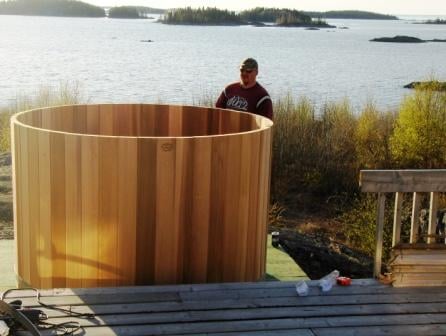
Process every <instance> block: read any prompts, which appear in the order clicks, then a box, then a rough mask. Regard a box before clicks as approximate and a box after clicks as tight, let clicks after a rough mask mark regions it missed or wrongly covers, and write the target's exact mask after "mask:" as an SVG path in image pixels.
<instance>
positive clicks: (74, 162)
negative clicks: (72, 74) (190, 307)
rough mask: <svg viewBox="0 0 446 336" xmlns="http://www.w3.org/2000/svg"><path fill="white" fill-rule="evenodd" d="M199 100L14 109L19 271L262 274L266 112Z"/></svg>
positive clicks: (45, 283) (107, 282) (101, 275)
mask: <svg viewBox="0 0 446 336" xmlns="http://www.w3.org/2000/svg"><path fill="white" fill-rule="evenodd" d="M169 108H171V109H172V111H173V112H172V114H170V112H169V111H170V110H169ZM145 109H146V110H147V111H154V112H150V113H149V112H147V114H146V115H143V113H142V112H141V111H144V110H145ZM197 110H198V111H200V109H198V108H184V107H169V106H168V107H166V106H161V108H160V107H159V106H156V105H149V106H147V105H137V106H129V105H118V106H113V105H106V106H72V107H62V108H59V109H57V110H55V109H54V108H53V109H42V110H39V112H38V113H34V112H36V111H31V112H27V113H24V114H21V115H18V116H17V117H16V118H15V119H13V121H12V129H13V142H14V153H13V161H14V162H13V165H14V204H15V229H16V238H17V273H18V275H19V277H21V278H22V279H23V281H24V282H26V283H28V284H31V285H32V286H35V287H39V288H52V287H97V286H121V285H135V284H136V285H147V284H170V283H203V282H226V281H255V280H259V279H260V278H262V277H263V276H264V273H265V251H266V241H265V239H266V229H267V209H268V201H269V200H268V194H269V175H270V155H271V127H270V126H271V123H270V122H268V121H267V120H266V121H265V120H263V118H262V119H259V118H257V117H255V118H253V117H252V116H250V115H246V114H242V113H236V112H229V111H219V110H215V109H203V110H201V112H202V113H201V117H197V116H198V115H199V113H198V112H196V111H197ZM54 111H57V112H54ZM79 111H81V112H79ZM123 111H124V112H123ZM129 111H133V112H129ZM159 111H162V112H159ZM184 111H186V112H184ZM190 111H192V112H190ZM203 111H204V112H203ZM129 113H130V114H131V116H132V118H130V119H131V120H132V121H131V122H129V121H128V114H129ZM157 114H158V117H156V115H157ZM166 114H168V117H166ZM185 114H187V115H188V117H187V118H186V117H185V116H184V115H185ZM205 114H206V115H205ZM142 115H143V117H141V116H142ZM192 115H194V117H197V119H198V120H205V121H202V122H201V121H198V122H197V124H194V123H189V122H185V121H184V120H188V118H191V116H192ZM154 116H155V117H154ZM138 118H139V119H138ZM144 118H146V119H144ZM150 118H153V119H152V120H153V123H154V125H149V122H147V120H149V119H150ZM157 118H160V121H159V123H157V122H155V120H157ZM200 118H201V119H200ZM237 118H238V119H237ZM109 119H111V120H112V121H110V120H109ZM177 119H180V120H182V121H181V122H178V121H177ZM123 120H124V121H123ZM215 120H218V122H217V121H215ZM144 121H145V122H147V125H144V126H141V125H138V122H139V123H143V122H144ZM259 124H260V126H259ZM197 125H199V126H197ZM56 126H57V127H56ZM248 126H249V127H248ZM144 127H145V128H144ZM254 127H257V129H254V130H252V128H254ZM150 128H151V129H150ZM240 129H242V130H244V131H242V132H233V131H234V130H240ZM247 129H251V130H248V131H246V130H247ZM192 130H193V132H192ZM225 132H230V133H229V134H225ZM191 133H194V134H199V135H200V136H190V134H191ZM209 133H210V135H209ZM183 134H188V136H181V135H183Z"/></svg>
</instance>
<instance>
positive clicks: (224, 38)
mask: <svg viewBox="0 0 446 336" xmlns="http://www.w3.org/2000/svg"><path fill="white" fill-rule="evenodd" d="M409 19H410V18H409ZM328 23H331V24H334V25H336V26H338V27H339V26H343V27H348V28H349V29H321V30H318V31H311V30H305V29H302V28H277V27H263V28H259V27H251V26H241V27H199V26H172V25H164V24H160V23H156V22H155V20H118V19H106V18H100V19H85V18H53V17H25V16H0V106H3V105H6V104H10V103H11V102H14V100H15V99H16V97H17V96H18V95H33V94H35V92H37V89H38V88H39V87H41V86H54V87H57V86H58V85H59V83H60V82H67V81H75V82H78V83H80V85H81V88H82V92H83V93H84V96H85V97H86V98H87V99H88V101H89V102H92V103H96V102H97V103H99V102H132V103H136V102H148V103H156V102H163V103H173V104H198V103H199V102H200V101H202V100H203V98H211V99H214V98H215V97H216V96H217V95H218V94H219V93H220V91H221V90H222V88H223V87H224V86H225V85H226V84H227V83H229V82H232V81H235V80H237V79H238V64H239V63H240V61H241V60H242V59H243V58H245V57H248V56H252V57H255V58H256V59H257V60H258V61H259V65H260V74H259V77H258V80H259V82H260V83H262V84H263V85H264V86H265V87H266V88H267V89H268V90H269V92H270V94H271V95H272V97H273V99H277V98H279V97H283V96H285V95H287V94H291V95H292V96H294V97H299V96H302V95H303V96H307V97H308V98H310V99H311V100H312V101H313V102H314V103H315V104H316V105H317V106H321V105H322V104H324V103H325V102H327V101H339V100H341V99H343V98H345V97H348V98H349V100H350V101H351V103H352V104H353V106H354V107H355V108H357V109H358V108H360V107H361V106H363V105H364V104H365V103H366V102H367V101H370V100H372V101H374V102H375V103H376V104H377V105H378V106H379V107H380V108H382V109H388V108H394V107H396V106H398V104H399V103H400V101H401V99H402V98H403V97H404V95H405V94H409V93H410V90H407V89H403V88H402V87H403V85H405V84H407V83H409V82H412V81H418V80H425V79H428V78H429V77H430V76H435V77H437V78H438V79H440V80H446V61H445V60H446V43H421V44H394V43H374V42H369V40H370V39H372V38H375V37H382V36H395V35H410V36H416V37H419V38H422V39H434V38H437V39H446V25H421V24H412V23H411V21H408V20H399V21H369V20H328ZM142 40H153V42H150V43H148V42H141V41H142Z"/></svg>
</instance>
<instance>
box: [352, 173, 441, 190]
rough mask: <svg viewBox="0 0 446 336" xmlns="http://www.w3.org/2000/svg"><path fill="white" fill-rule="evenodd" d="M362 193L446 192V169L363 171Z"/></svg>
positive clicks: (360, 180)
mask: <svg viewBox="0 0 446 336" xmlns="http://www.w3.org/2000/svg"><path fill="white" fill-rule="evenodd" d="M359 185H360V187H361V191H362V192H372V193H377V192H446V169H400V170H361V172H360V175H359Z"/></svg>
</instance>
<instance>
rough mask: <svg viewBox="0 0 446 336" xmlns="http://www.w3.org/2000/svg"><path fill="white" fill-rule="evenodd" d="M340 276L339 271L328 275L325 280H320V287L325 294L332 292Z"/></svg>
mask: <svg viewBox="0 0 446 336" xmlns="http://www.w3.org/2000/svg"><path fill="white" fill-rule="evenodd" d="M338 276H339V271H337V270H334V271H332V272H331V273H329V274H327V275H326V276H324V277H323V278H321V279H320V280H319V287H321V289H322V291H323V292H328V291H329V290H331V288H332V287H333V285H334V284H335V283H336V279H337V278H338Z"/></svg>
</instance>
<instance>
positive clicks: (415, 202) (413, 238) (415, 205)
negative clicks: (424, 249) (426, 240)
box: [409, 192, 421, 244]
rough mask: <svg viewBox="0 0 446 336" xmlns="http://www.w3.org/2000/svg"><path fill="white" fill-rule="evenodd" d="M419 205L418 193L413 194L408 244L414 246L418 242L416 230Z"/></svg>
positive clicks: (419, 196) (418, 222)
mask: <svg viewBox="0 0 446 336" xmlns="http://www.w3.org/2000/svg"><path fill="white" fill-rule="evenodd" d="M420 204H421V194H420V193H418V192H414V193H413V203H412V220H411V224H410V241H409V242H410V243H411V244H414V243H416V242H417V241H418V228H419V226H420V219H419V217H420Z"/></svg>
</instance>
